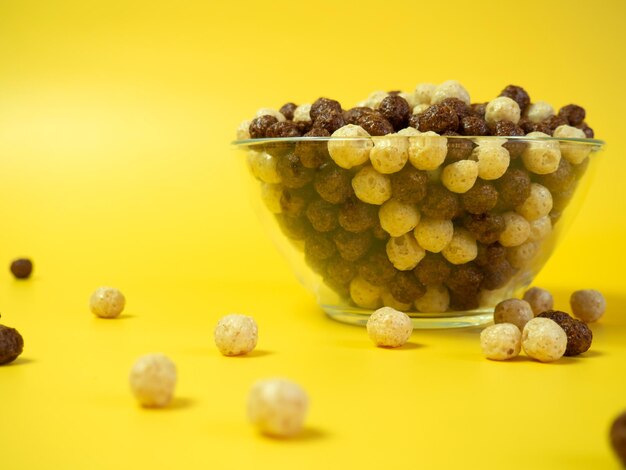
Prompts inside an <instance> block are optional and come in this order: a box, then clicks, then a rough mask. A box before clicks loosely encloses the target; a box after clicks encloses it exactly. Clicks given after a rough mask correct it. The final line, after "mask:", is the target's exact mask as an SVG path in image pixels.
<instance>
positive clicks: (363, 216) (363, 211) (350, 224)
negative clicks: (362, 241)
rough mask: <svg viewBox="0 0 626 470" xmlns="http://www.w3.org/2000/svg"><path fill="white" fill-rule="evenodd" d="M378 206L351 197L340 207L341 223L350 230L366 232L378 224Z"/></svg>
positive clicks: (345, 228)
mask: <svg viewBox="0 0 626 470" xmlns="http://www.w3.org/2000/svg"><path fill="white" fill-rule="evenodd" d="M376 209H377V206H374V205H370V204H366V203H364V202H361V201H359V200H358V199H356V198H350V199H348V200H347V201H346V202H344V203H343V204H342V205H341V207H340V208H339V225H341V227H342V228H343V229H344V230H347V231H348V232H354V233H359V232H364V231H365V230H367V229H369V228H371V227H373V226H374V224H376Z"/></svg>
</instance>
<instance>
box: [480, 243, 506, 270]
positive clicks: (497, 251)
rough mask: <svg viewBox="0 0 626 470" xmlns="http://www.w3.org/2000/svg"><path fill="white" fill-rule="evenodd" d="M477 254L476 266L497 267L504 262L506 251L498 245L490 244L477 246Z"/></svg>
mask: <svg viewBox="0 0 626 470" xmlns="http://www.w3.org/2000/svg"><path fill="white" fill-rule="evenodd" d="M477 251H478V254H477V255H476V260H475V262H476V264H477V265H479V266H481V267H483V268H484V267H485V266H489V265H492V264H493V265H498V264H500V263H501V262H502V261H505V260H506V253H507V249H506V248H504V247H503V246H502V245H500V244H499V243H491V244H490V245H483V244H482V243H480V244H479V245H478V250H477Z"/></svg>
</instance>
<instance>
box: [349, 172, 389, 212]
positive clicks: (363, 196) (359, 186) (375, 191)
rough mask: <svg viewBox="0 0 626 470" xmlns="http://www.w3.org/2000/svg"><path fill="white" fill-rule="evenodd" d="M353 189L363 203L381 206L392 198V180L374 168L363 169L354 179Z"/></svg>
mask: <svg viewBox="0 0 626 470" xmlns="http://www.w3.org/2000/svg"><path fill="white" fill-rule="evenodd" d="M352 189H353V190H354V194H355V195H356V197H358V198H359V199H360V200H361V201H363V202H366V203H368V204H375V205H381V204H383V203H384V202H385V201H387V200H388V199H389V198H390V197H391V180H390V179H389V177H388V176H387V175H383V174H381V173H378V172H377V171H376V170H375V169H374V168H373V167H371V166H366V167H363V168H362V169H361V170H359V172H358V173H357V174H356V175H354V177H353V178H352Z"/></svg>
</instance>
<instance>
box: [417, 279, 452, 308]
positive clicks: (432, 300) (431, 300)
mask: <svg viewBox="0 0 626 470" xmlns="http://www.w3.org/2000/svg"><path fill="white" fill-rule="evenodd" d="M449 306H450V293H449V292H448V289H447V288H446V287H445V286H442V285H437V286H427V287H426V293H425V294H424V295H423V296H421V297H420V298H419V299H417V300H416V301H415V308H417V309H418V310H419V311H420V312H422V313H443V312H445V311H446V310H448V307H449Z"/></svg>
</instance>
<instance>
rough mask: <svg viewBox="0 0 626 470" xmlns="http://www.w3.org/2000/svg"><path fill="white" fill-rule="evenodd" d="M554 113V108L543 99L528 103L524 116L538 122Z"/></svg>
mask: <svg viewBox="0 0 626 470" xmlns="http://www.w3.org/2000/svg"><path fill="white" fill-rule="evenodd" d="M553 115H554V109H553V108H552V106H550V105H549V104H548V103H546V102H545V101H537V102H536V103H532V104H530V105H528V107H527V108H526V111H525V112H524V117H525V118H526V119H528V120H529V121H530V122H533V123H540V122H541V121H544V120H546V119H548V118H549V117H550V116H553Z"/></svg>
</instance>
